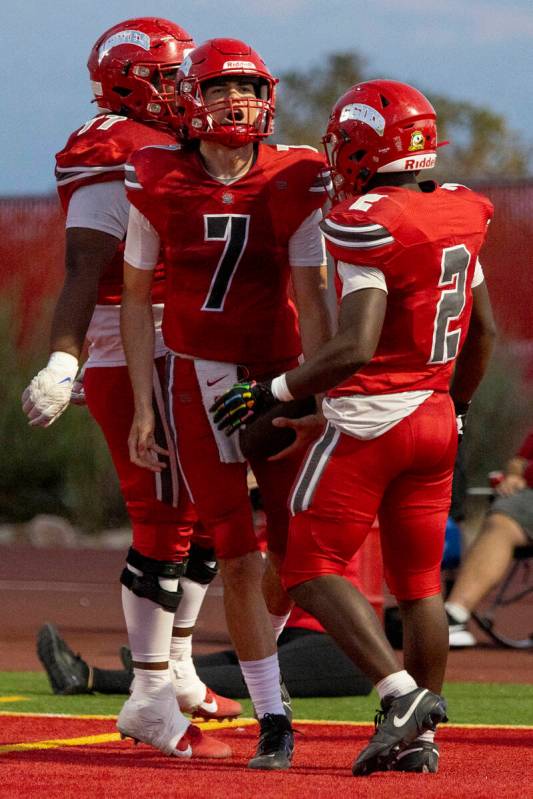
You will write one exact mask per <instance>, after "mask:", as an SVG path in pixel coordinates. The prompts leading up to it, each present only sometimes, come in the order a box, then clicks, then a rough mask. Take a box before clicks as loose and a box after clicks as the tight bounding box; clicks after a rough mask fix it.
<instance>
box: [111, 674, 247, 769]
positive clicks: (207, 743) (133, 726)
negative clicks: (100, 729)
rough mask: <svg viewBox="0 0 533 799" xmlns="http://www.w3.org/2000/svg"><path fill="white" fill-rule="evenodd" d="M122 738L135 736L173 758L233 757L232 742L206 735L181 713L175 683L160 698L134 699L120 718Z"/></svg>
mask: <svg viewBox="0 0 533 799" xmlns="http://www.w3.org/2000/svg"><path fill="white" fill-rule="evenodd" d="M117 728H118V731H119V732H120V735H121V737H122V738H133V740H134V741H135V743H139V742H142V743H145V744H148V745H149V746H153V747H154V749H158V750H159V751H160V752H163V754H165V755H170V756H172V757H185V758H191V757H193V758H194V757H206V758H217V759H220V758H226V757H231V754H232V751H231V748H230V747H229V746H228V744H226V743H224V742H223V741H219V740H218V739H217V738H212V737H211V736H209V735H204V734H203V733H202V731H201V730H200V729H199V728H198V727H195V726H194V724H190V722H189V720H188V719H186V718H185V716H183V715H182V713H181V712H180V710H179V708H178V705H177V703H176V695H175V693H174V688H173V685H172V683H168V685H165V687H164V689H163V690H161V691H160V692H159V694H158V696H156V697H150V698H134V697H133V696H130V698H129V699H128V700H127V701H126V702H125V703H124V705H123V707H122V710H121V711H120V714H119V717H118V719H117Z"/></svg>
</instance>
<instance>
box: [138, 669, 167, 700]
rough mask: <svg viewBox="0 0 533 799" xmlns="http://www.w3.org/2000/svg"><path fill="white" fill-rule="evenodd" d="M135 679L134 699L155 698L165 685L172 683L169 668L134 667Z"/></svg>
mask: <svg viewBox="0 0 533 799" xmlns="http://www.w3.org/2000/svg"><path fill="white" fill-rule="evenodd" d="M133 673H134V675H135V679H134V681H133V693H132V697H133V698H134V699H141V698H142V699H148V698H150V699H154V698H155V697H157V696H158V695H159V694H160V693H161V691H164V690H165V687H166V686H168V685H171V682H170V671H169V670H168V669H161V670H159V669H158V670H152V669H138V668H135V669H133Z"/></svg>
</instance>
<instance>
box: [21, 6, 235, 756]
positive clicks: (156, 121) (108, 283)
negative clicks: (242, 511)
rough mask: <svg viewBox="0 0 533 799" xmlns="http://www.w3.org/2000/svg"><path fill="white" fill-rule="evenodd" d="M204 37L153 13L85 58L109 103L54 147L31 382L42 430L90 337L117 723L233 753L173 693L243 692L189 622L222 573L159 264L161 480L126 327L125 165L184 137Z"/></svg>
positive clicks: (221, 702) (199, 708) (156, 388)
mask: <svg viewBox="0 0 533 799" xmlns="http://www.w3.org/2000/svg"><path fill="white" fill-rule="evenodd" d="M193 47H194V42H193V40H192V38H191V36H190V35H189V34H188V33H187V32H186V31H185V30H183V29H182V28H180V27H179V26H178V25H175V24H174V23H173V22H169V21H167V20H164V19H158V18H155V17H144V18H139V19H131V20H126V21H124V22H122V23H120V24H118V25H115V26H113V27H112V28H110V29H109V30H107V31H106V32H105V33H103V34H102V35H101V36H100V37H99V39H98V40H97V42H96V44H95V45H94V47H93V48H92V51H91V54H90V56H89V61H88V68H89V73H90V78H91V84H92V89H93V93H94V97H95V102H96V103H97V105H98V114H97V115H96V116H95V117H94V118H93V119H90V120H89V121H88V122H87V123H86V124H84V125H83V126H82V127H81V128H79V129H78V130H76V131H74V133H73V134H72V135H71V136H70V138H69V139H68V141H67V144H66V146H65V147H64V148H63V150H61V152H60V153H58V154H57V157H56V160H57V168H56V177H57V186H58V192H59V196H60V199H61V203H62V205H63V208H64V211H65V214H66V277H65V282H64V285H63V289H62V292H61V296H60V297H59V300H58V303H57V306H56V309H55V313H54V318H53V323H52V334H51V352H52V354H51V356H50V360H49V363H48V365H47V366H46V367H45V368H44V369H42V370H41V371H40V372H39V374H38V375H37V376H36V377H35V378H34V379H33V380H32V382H31V384H30V385H29V386H28V388H27V389H26V391H25V392H24V395H23V407H24V410H25V412H26V413H27V414H28V416H29V418H30V424H32V425H40V426H45V427H47V426H48V425H50V424H51V423H52V422H53V421H54V420H55V419H57V418H58V416H59V415H60V414H61V413H63V411H64V410H65V409H66V407H67V406H68V403H69V400H70V398H71V392H72V386H73V381H74V378H75V375H76V372H77V369H78V359H79V357H80V353H81V351H82V347H83V342H84V338H85V336H87V339H88V342H89V358H88V361H87V363H86V369H85V376H84V380H83V386H84V390H85V395H86V400H87V404H88V406H89V409H90V411H91V414H92V415H93V417H94V418H95V419H96V421H97V422H98V424H99V425H100V427H101V428H102V430H103V432H104V435H105V437H106V440H107V443H108V445H109V448H110V451H111V454H112V457H113V461H114V464H115V467H116V469H117V472H118V475H119V478H120V484H121V489H122V493H123V496H124V499H125V501H126V505H127V509H128V513H129V516H130V519H131V523H132V528H133V545H132V548H131V549H130V551H129V553H128V557H127V564H126V567H125V569H124V571H123V573H122V576H121V582H122V583H123V589H122V596H123V607H124V614H125V618H126V625H127V628H128V634H129V638H130V644H131V648H132V651H133V658H134V661H135V684H134V690H133V694H132V699H131V700H130V702H129V704H128V705H127V709H126V710H125V711H123V712H122V713H121V716H120V718H119V722H118V724H119V729H120V730H121V732H123V733H125V734H128V735H131V736H132V737H135V738H138V739H140V740H143V741H145V742H147V743H151V744H152V745H154V746H155V747H157V748H158V749H161V750H162V751H165V752H167V753H168V754H176V755H183V756H190V755H191V754H192V755H193V756H213V757H221V756H228V755H229V754H230V750H229V747H228V746H227V745H226V744H225V743H223V742H221V741H220V742H219V741H216V740H213V739H210V738H209V737H207V738H202V736H201V735H200V734H199V733H198V732H197V730H196V729H188V728H189V722H188V720H187V719H186V718H185V717H184V716H183V715H182V714H181V713H179V710H178V706H177V704H176V701H175V697H176V695H177V697H178V701H179V702H180V706H181V708H182V710H185V711H186V712H192V713H194V714H195V715H204V716H206V717H209V718H212V717H215V718H220V717H224V716H227V715H230V716H234V715H238V714H239V712H240V710H241V706H240V705H239V703H237V702H233V701H232V700H226V699H224V698H222V697H217V696H215V695H213V694H212V692H211V691H210V690H209V689H207V688H206V686H205V685H204V684H203V683H202V682H201V681H200V680H199V678H198V676H197V675H196V672H195V670H194V666H193V663H192V658H191V634H192V627H194V624H195V621H196V617H197V615H198V612H199V609H200V606H201V602H202V599H203V596H204V594H205V591H206V589H207V587H208V584H209V582H210V581H211V580H212V579H213V577H214V576H215V574H216V562H215V561H216V558H215V556H214V551H213V548H212V541H211V539H210V538H207V537H205V536H204V537H202V533H201V529H200V528H198V529H197V530H196V532H195V537H194V539H193V545H192V547H191V549H190V552H189V543H190V537H191V532H192V530H193V525H194V524H195V521H196V516H195V514H194V511H193V509H192V507H191V504H190V502H189V500H188V497H187V494H186V492H185V491H184V490H182V491H181V492H179V491H178V489H179V483H180V482H181V478H180V476H179V470H178V468H177V464H176V462H175V458H174V456H173V455H172V441H171V435H170V431H169V428H168V424H167V421H166V412H165V408H164V398H163V393H162V389H161V375H162V373H163V372H164V355H165V346H164V344H163V340H162V336H161V331H160V327H161V312H162V305H161V303H162V298H163V285H164V274H163V267H162V264H160V263H158V265H157V269H156V279H155V281H154V288H153V292H152V297H151V301H152V303H153V313H154V319H155V327H156V333H155V338H156V343H155V347H154V350H153V353H152V356H154V355H155V362H154V361H153V359H152V369H153V401H154V408H155V412H156V417H157V437H158V440H159V442H160V443H161V444H162V445H163V446H164V447H165V449H167V450H168V451H169V452H170V455H169V459H168V461H167V463H168V468H167V470H166V472H165V474H164V475H161V476H159V475H157V476H155V479H154V475H150V474H149V473H148V472H146V471H145V470H144V469H140V468H139V467H137V466H134V465H133V464H132V463H131V462H130V460H129V455H128V444H127V439H128V433H129V429H130V426H131V419H132V417H133V396H132V392H131V386H130V383H129V378H128V373H127V367H126V361H125V356H124V352H123V349H122V344H121V340H120V329H119V305H120V299H121V294H122V271H123V270H122V262H123V250H124V245H123V240H124V238H125V235H126V228H127V221H128V213H129V203H128V201H127V198H126V193H125V189H124V165H125V162H126V161H127V159H128V158H129V156H130V154H131V152H132V151H133V150H136V149H138V148H139V147H143V146H146V145H148V144H156V145H166V144H169V143H174V142H175V134H174V133H173V132H172V131H171V129H170V128H169V123H170V122H171V121H172V118H173V115H174V113H175V79H176V72H177V69H178V66H179V64H180V63H181V62H182V61H183V58H184V57H185V56H186V55H187V53H188V52H189V51H190V50H191V49H192V48H193ZM188 554H189V559H188V562H187V565H186V566H185V561H184V558H186V557H187V555H188ZM180 595H182V597H181V601H180ZM47 651H48V657H50V658H53V657H55V656H57V655H58V652H59V650H58V649H57V647H56V646H55V644H54V642H53V641H52V642H51V645H50V647H49V648H48V650H47ZM169 652H170V656H171V660H170V671H169ZM56 659H57V658H56ZM49 665H50V668H52V669H53V668H54V667H55V666H56V665H57V664H55V663H50V664H49ZM103 676H104V675H101V674H99V673H95V678H94V679H95V681H94V683H92V684H91V686H90V688H92V689H93V690H98V688H99V684H98V679H102V678H103ZM59 687H60V688H64V687H67V688H69V689H70V688H72V686H70V685H67V686H61V685H60V686H59ZM87 687H89V686H87ZM102 687H104V686H102ZM77 688H79V689H80V690H82V689H83V686H77ZM156 720H159V721H156ZM161 720H163V721H164V723H163V721H161Z"/></svg>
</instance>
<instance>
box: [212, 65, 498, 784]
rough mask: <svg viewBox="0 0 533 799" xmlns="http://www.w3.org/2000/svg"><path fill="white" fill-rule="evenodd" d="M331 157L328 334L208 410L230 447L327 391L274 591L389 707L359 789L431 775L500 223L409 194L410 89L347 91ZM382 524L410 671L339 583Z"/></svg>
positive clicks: (419, 192)
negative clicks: (368, 781) (451, 532)
mask: <svg viewBox="0 0 533 799" xmlns="http://www.w3.org/2000/svg"><path fill="white" fill-rule="evenodd" d="M324 143H325V146H326V152H327V154H328V160H329V163H330V166H331V170H332V178H333V183H334V186H335V189H336V195H337V201H338V204H337V205H335V206H334V207H333V209H332V210H331V211H330V213H329V214H328V216H327V218H326V219H325V220H324V222H323V223H322V225H321V227H322V230H323V232H324V234H325V236H326V240H327V246H328V249H329V251H330V252H331V254H332V255H333V256H334V258H335V259H336V260H337V271H338V276H339V283H340V289H341V292H340V293H341V300H340V316H339V329H338V332H337V334H336V335H335V336H334V338H332V339H331V341H330V342H329V343H327V344H326V345H325V346H324V347H323V348H322V349H321V350H320V351H319V352H318V353H317V354H316V355H315V356H314V357H312V358H310V359H308V360H307V361H306V362H305V364H303V365H302V366H299V367H298V368H296V369H294V370H291V371H289V372H286V373H284V374H282V375H279V376H278V377H276V378H275V379H274V380H272V381H271V382H266V383H263V384H261V385H254V384H253V383H248V384H246V385H240V386H235V387H234V388H233V390H231V391H230V392H228V393H227V394H226V395H225V396H224V397H221V398H219V400H218V402H217V403H216V404H215V407H214V412H215V415H214V421H215V422H216V423H218V426H219V427H220V428H222V429H226V431H227V432H228V433H231V432H232V431H233V430H235V429H236V428H237V427H238V426H239V425H240V423H241V421H248V420H250V419H253V418H254V416H255V415H256V414H257V413H258V412H259V413H260V412H261V409H262V408H265V407H268V405H269V404H271V403H273V402H275V401H278V400H282V401H286V400H290V399H291V398H292V397H295V398H298V397H303V396H306V395H307V394H309V393H312V392H320V391H327V392H328V394H327V397H326V399H325V401H324V403H323V410H324V414H325V417H326V419H327V422H328V423H327V426H326V429H325V432H324V434H323V436H322V438H321V439H320V440H319V441H317V443H316V444H315V445H314V446H313V447H312V448H311V450H310V451H309V453H308V456H307V458H306V461H305V462H304V464H303V466H302V469H301V471H300V474H299V476H298V479H297V481H296V483H295V486H294V490H293V493H292V496H291V511H292V514H293V517H292V520H291V526H290V535H289V543H288V547H287V554H286V558H285V561H284V564H283V569H282V576H283V582H284V584H285V586H286V587H287V589H288V590H289V591H290V593H291V595H292V596H293V598H294V599H295V600H296V602H297V603H298V605H300V606H301V607H303V608H304V609H305V610H307V611H309V612H310V613H312V614H313V615H314V616H316V617H317V618H318V619H319V620H320V621H321V622H322V624H323V626H324V627H325V628H326V630H327V631H328V632H329V633H330V634H331V635H333V636H334V637H335V638H336V640H337V642H338V643H339V644H340V646H341V647H343V649H344V650H345V652H346V653H347V654H348V655H349V656H350V657H352V659H353V660H354V661H355V662H356V663H357V664H358V665H359V666H360V667H361V668H363V670H365V671H366V672H367V673H368V675H369V676H370V677H371V678H372V680H373V681H374V683H376V687H377V690H378V692H379V695H380V698H381V699H382V708H383V713H382V717H381V720H380V723H379V725H378V726H377V729H376V733H375V735H374V736H373V738H372V739H371V742H370V744H369V745H368V746H367V747H366V748H365V749H364V751H363V752H362V753H360V755H359V757H358V758H357V760H356V761H355V763H354V766H353V773H354V774H357V775H364V774H370V773H372V772H373V771H384V770H385V771H386V770H389V769H395V770H399V771H431V772H434V771H436V770H437V764H438V750H437V748H436V746H435V744H434V730H435V726H436V724H437V722H439V721H442V720H444V719H445V714H446V705H445V702H444V700H443V699H442V697H441V696H440V695H439V694H440V691H441V688H442V680H443V676H444V670H445V665H446V657H447V650H448V629H447V623H446V616H445V613H444V608H443V602H442V597H441V584H440V563H441V558H442V551H443V543H444V532H445V526H446V518H447V515H448V509H449V506H450V495H451V484H452V472H453V465H454V459H455V453H456V448H457V426H456V423H455V421H456V414H457V416H458V418H459V421H460V422H461V423H462V421H463V417H464V414H465V413H466V410H467V408H468V403H469V402H470V399H471V397H472V394H473V392H474V391H475V389H476V387H477V385H478V383H479V381H480V380H481V378H482V375H483V373H484V370H485V367H486V364H487V360H488V357H489V354H490V351H491V347H492V339H493V335H494V327H493V321H492V314H491V309H490V303H489V300H488V294H487V289H486V286H485V282H484V279H483V273H482V269H481V266H480V265H479V261H478V253H479V250H480V248H481V246H482V244H483V241H484V239H485V235H486V229H487V224H488V222H489V221H490V219H491V217H492V210H493V209H492V206H491V204H490V202H489V201H488V200H487V199H486V198H485V197H483V196H481V195H479V194H475V193H474V192H472V191H469V190H468V189H467V188H465V187H464V186H459V185H457V184H444V185H442V186H438V185H436V184H435V183H433V182H418V181H417V174H418V171H419V170H420V169H424V168H428V167H432V166H433V165H434V163H435V159H436V148H437V130H436V117H435V112H434V110H433V108H432V106H431V104H430V103H429V102H428V100H427V99H426V98H425V97H424V96H423V95H422V94H420V92H418V91H417V90H416V89H413V88H412V87H410V86H407V85H405V84H402V83H397V82H395V81H386V80H377V81H369V82H367V83H362V84H358V85H356V86H354V87H352V88H351V89H350V90H349V91H348V92H346V94H344V95H343V96H342V97H341V98H340V99H339V100H338V102H337V104H336V105H335V107H334V109H333V112H332V114H331V117H330V120H329V125H328V129H327V134H326V136H325V139H324ZM454 368H455V371H453V370H454ZM452 375H453V377H452ZM450 382H451V388H450ZM450 393H451V398H450ZM452 400H453V401H452ZM256 403H257V404H256ZM454 404H455V413H454ZM376 515H378V516H379V524H380V530H381V541H382V550H383V559H384V567H385V575H386V579H387V583H388V585H389V588H390V589H391V591H392V592H393V593H394V594H395V595H396V597H397V599H398V602H399V605H400V608H401V612H402V617H403V622H404V647H405V652H404V654H405V670H400V667H399V665H398V662H397V660H396V658H395V656H394V653H393V651H392V649H391V648H390V646H389V645H388V643H387V641H386V639H385V637H384V635H383V631H382V629H381V627H380V625H379V623H378V620H377V618H376V616H375V614H374V613H373V611H372V609H371V608H370V606H369V604H368V602H367V601H366V600H365V599H364V597H363V596H362V595H361V594H360V592H359V591H357V589H356V588H355V587H354V586H352V585H350V584H349V583H348V582H347V581H346V580H345V579H343V578H342V577H341V576H340V575H341V574H342V570H343V569H344V566H345V564H346V563H347V562H348V561H349V560H350V558H351V557H352V556H353V553H354V552H355V551H356V550H357V549H358V547H359V546H360V545H361V543H362V542H363V541H364V539H365V537H366V535H367V533H368V531H369V529H370V526H371V524H372V522H373V520H374V518H375V516H376ZM419 686H422V687H419Z"/></svg>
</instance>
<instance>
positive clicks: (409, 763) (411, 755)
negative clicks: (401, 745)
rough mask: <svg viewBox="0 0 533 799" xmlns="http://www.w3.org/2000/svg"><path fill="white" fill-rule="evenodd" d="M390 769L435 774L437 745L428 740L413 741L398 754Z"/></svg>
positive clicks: (437, 762)
mask: <svg viewBox="0 0 533 799" xmlns="http://www.w3.org/2000/svg"><path fill="white" fill-rule="evenodd" d="M392 770H393V771H415V772H418V773H422V774H436V773H437V771H438V770H439V747H438V746H437V745H436V744H434V743H430V741H418V740H416V741H413V742H412V743H410V744H408V745H407V746H406V747H405V749H402V751H401V752H400V753H399V754H398V756H397V757H396V760H395V761H394V763H393V765H392Z"/></svg>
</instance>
